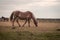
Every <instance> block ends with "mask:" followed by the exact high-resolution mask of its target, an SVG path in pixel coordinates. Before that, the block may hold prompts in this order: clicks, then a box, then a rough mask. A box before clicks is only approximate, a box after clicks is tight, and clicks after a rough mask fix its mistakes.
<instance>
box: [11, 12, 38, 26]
mask: <svg viewBox="0 0 60 40" xmlns="http://www.w3.org/2000/svg"><path fill="white" fill-rule="evenodd" d="M18 19H20V20H25V23H24V24H23V25H22V27H24V25H25V24H26V22H28V26H29V27H30V20H31V19H32V20H33V22H34V24H35V26H36V27H37V26H38V25H37V20H36V18H35V17H34V15H33V13H32V12H30V11H26V12H21V11H13V12H12V14H11V16H10V21H12V26H14V21H15V20H16V22H17V23H18V25H19V27H20V26H21V25H20V24H19V22H18Z"/></svg>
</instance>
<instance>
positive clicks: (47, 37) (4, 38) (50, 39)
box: [0, 31, 60, 40]
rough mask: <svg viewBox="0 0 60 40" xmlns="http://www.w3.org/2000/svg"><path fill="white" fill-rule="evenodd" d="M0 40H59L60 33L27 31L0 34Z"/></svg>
mask: <svg viewBox="0 0 60 40" xmlns="http://www.w3.org/2000/svg"><path fill="white" fill-rule="evenodd" d="M0 40H60V33H59V32H43V33H31V32H28V31H15V32H0Z"/></svg>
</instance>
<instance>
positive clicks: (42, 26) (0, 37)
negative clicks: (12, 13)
mask: <svg viewBox="0 0 60 40" xmlns="http://www.w3.org/2000/svg"><path fill="white" fill-rule="evenodd" d="M23 23H24V21H20V24H21V25H22V24H23ZM30 25H31V27H28V24H26V25H25V26H24V27H19V26H18V24H17V23H16V22H15V29H12V24H11V22H10V21H9V22H0V40H60V21H59V22H51V21H48V22H47V21H43V22H42V21H38V27H35V25H34V24H33V22H31V24H30Z"/></svg>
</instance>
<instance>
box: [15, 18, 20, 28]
mask: <svg viewBox="0 0 60 40" xmlns="http://www.w3.org/2000/svg"><path fill="white" fill-rule="evenodd" d="M16 22H17V23H18V25H19V27H21V25H20V24H19V22H18V19H17V20H16Z"/></svg>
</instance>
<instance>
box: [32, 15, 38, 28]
mask: <svg viewBox="0 0 60 40" xmlns="http://www.w3.org/2000/svg"><path fill="white" fill-rule="evenodd" d="M32 19H33V22H34V24H35V26H36V27H37V26H38V22H37V19H36V18H35V17H34V15H32Z"/></svg>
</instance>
